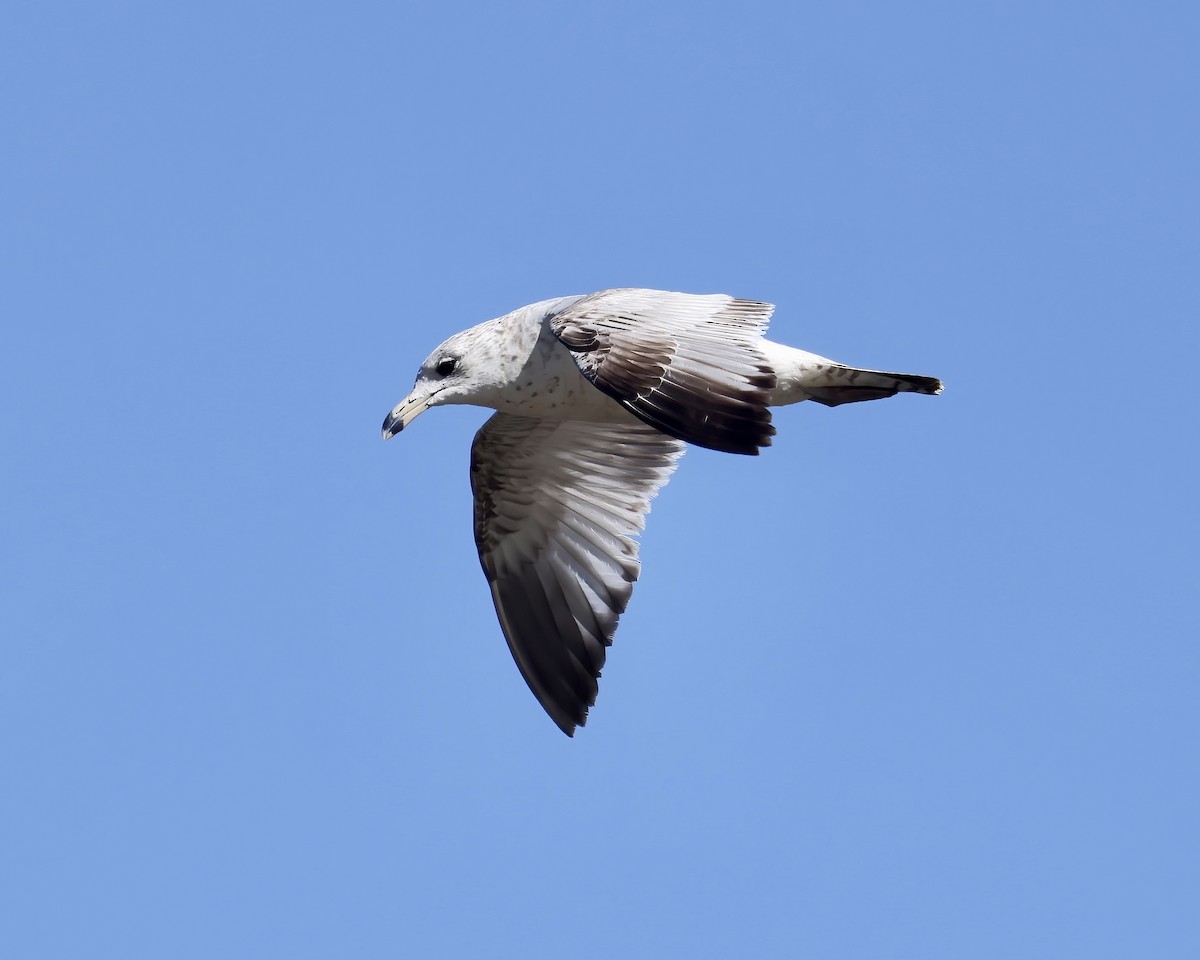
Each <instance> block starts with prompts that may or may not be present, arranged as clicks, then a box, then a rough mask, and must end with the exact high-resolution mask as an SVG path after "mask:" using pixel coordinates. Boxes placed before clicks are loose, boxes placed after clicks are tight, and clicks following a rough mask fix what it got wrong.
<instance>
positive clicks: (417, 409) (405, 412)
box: [383, 393, 433, 440]
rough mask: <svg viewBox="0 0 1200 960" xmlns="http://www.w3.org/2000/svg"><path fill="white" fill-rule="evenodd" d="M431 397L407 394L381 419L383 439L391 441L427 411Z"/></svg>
mask: <svg viewBox="0 0 1200 960" xmlns="http://www.w3.org/2000/svg"><path fill="white" fill-rule="evenodd" d="M432 399H433V397H432V396H431V395H426V396H416V395H415V394H411V393H410V394H409V395H408V396H407V397H405V398H404V399H403V400H401V401H400V402H399V403H398V404H396V405H395V406H394V407H392V412H391V413H389V414H388V415H387V416H386V417H384V418H383V439H384V440H391V439H392V437H394V436H395V435H396V434H398V433H399V432H400V431H401V430H403V429H404V428H405V427H407V426H408V425H409V424H410V423H412V422H413V421H414V420H416V419H417V417H419V416H420V415H421V414H422V413H424V412H425V411H426V410H428V409H429V403H430V401H431V400H432Z"/></svg>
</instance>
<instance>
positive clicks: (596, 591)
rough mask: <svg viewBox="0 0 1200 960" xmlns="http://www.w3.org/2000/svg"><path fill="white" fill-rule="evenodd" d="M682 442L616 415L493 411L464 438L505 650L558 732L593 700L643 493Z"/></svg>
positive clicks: (655, 485) (628, 589)
mask: <svg viewBox="0 0 1200 960" xmlns="http://www.w3.org/2000/svg"><path fill="white" fill-rule="evenodd" d="M683 450H684V447H683V444H681V443H679V442H678V441H677V440H672V439H670V438H669V437H665V436H663V435H662V434H661V433H659V432H657V431H655V430H651V429H650V428H648V427H645V426H643V425H642V424H640V423H638V422H637V421H636V420H633V419H632V418H630V420H629V421H628V422H627V423H616V424H614V423H590V422H584V421H577V420H539V419H534V418H530V417H517V416H513V415H511V414H506V413H497V414H495V415H494V416H493V417H492V418H491V419H490V420H488V422H487V423H486V424H484V426H483V428H482V429H481V430H480V431H479V433H478V434H476V436H475V443H474V445H473V446H472V448H471V489H472V491H473V493H474V495H475V542H476V545H477V546H478V547H479V559H480V562H481V563H482V564H483V571H484V573H485V574H486V575H487V578H488V583H489V584H490V585H491V588H492V599H493V601H495V604H496V613H497V615H498V616H499V618H500V626H501V627H502V628H503V630H504V636H505V639H507V640H508V648H509V649H510V650H511V651H512V655H513V659H514V660H516V661H517V666H518V667H519V668H520V669H521V675H522V676H523V677H524V678H525V682H526V683H528V684H529V689H530V690H532V691H533V694H534V696H535V697H537V698H538V700H539V702H540V703H541V704H542V706H543V707H544V708H545V710H546V712H547V713H548V714H550V717H551V718H552V719H553V720H554V722H555V723H556V724H558V726H559V727H560V728H561V729H562V731H563V733H565V734H567V736H572V735H573V734H574V732H575V727H576V725H577V724H582V723H584V721H585V720H586V718H587V712H588V707H590V706H591V705H592V704H593V703H595V702H596V693H597V691H598V689H599V688H598V686H597V683H596V678H597V677H599V676H600V668H601V667H603V666H604V657H605V653H606V650H605V648H606V647H607V646H608V645H609V644H610V643H611V642H612V637H613V633H614V632H615V631H616V628H617V618H618V616H620V614H621V613H622V612H623V611H624V609H625V605H626V604H627V603H628V602H629V597H630V595H631V594H632V592H633V581H634V580H636V579H637V576H638V571H639V568H640V565H639V564H638V559H637V554H638V547H637V543H636V542H635V541H634V540H633V539H632V535H633V534H635V533H637V532H638V531H640V530H641V529H642V528H643V526H644V524H645V517H646V514H647V513H648V512H649V510H650V500H651V498H652V497H653V496H654V495H655V493H657V492H658V490H659V489H660V488H661V487H662V485H663V484H665V483H666V482H667V479H668V478H669V477H670V476H671V473H672V472H673V471H674V470H675V462H676V461H677V460H678V459H679V457H680V456H681V455H682V453H683Z"/></svg>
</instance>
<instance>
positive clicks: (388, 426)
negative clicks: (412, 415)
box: [383, 413, 404, 440]
mask: <svg viewBox="0 0 1200 960" xmlns="http://www.w3.org/2000/svg"><path fill="white" fill-rule="evenodd" d="M403 429H404V421H403V420H401V419H400V418H399V417H397V416H396V415H395V414H394V413H389V414H388V415H387V416H386V417H384V418H383V439H384V440H391V439H392V437H394V436H395V435H396V434H398V433H399V432H400V431H401V430H403Z"/></svg>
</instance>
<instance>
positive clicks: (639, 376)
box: [550, 289, 776, 454]
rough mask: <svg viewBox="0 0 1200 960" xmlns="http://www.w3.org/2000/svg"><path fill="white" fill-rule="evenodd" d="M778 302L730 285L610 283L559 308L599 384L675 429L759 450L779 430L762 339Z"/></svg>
mask: <svg viewBox="0 0 1200 960" xmlns="http://www.w3.org/2000/svg"><path fill="white" fill-rule="evenodd" d="M773 309H774V307H772V306H771V304H769V303H759V302H757V301H754V300H736V299H734V298H733V297H727V296H722V295H714V296H697V295H695V294H687V293H670V292H667V291H663V290H632V289H621V290H604V291H601V292H600V293H594V294H591V295H590V296H586V297H582V298H580V299H579V300H577V301H575V302H573V303H571V304H570V305H568V306H567V307H565V308H564V309H563V310H561V311H560V312H559V313H557V314H555V315H554V316H553V317H551V318H550V329H551V331H552V332H553V333H554V335H555V336H556V337H558V339H559V340H560V341H561V342H562V343H563V344H564V345H565V346H566V347H567V348H568V349H569V350H570V351H571V353H572V356H573V357H574V359H575V362H576V364H577V365H578V366H579V369H580V370H581V371H582V373H583V374H584V376H586V377H587V378H588V379H589V380H590V381H591V382H592V383H593V384H595V385H596V387H598V388H599V389H600V390H602V391H604V392H605V393H606V394H608V395H609V396H610V397H612V398H613V399H615V400H616V401H617V402H619V403H620V404H621V405H622V406H624V407H625V408H626V409H627V410H629V411H630V412H631V413H633V414H634V415H635V416H637V417H638V418H639V419H641V420H643V421H644V422H645V423H648V424H649V425H650V426H652V427H654V428H655V429H658V430H661V431H663V432H664V433H666V434H669V435H670V436H672V437H676V438H678V439H680V440H686V441H687V442H689V443H695V444H697V445H699V446H702V447H710V448H711V449H713V450H722V451H725V452H727V453H748V454H754V453H758V450H759V448H760V447H764V446H767V445H768V444H770V442H771V437H772V436H773V435H774V433H775V428H774V427H773V426H771V414H770V410H769V408H768V397H769V395H770V391H771V390H772V388H774V386H775V384H776V379H775V374H774V371H773V370H772V367H771V365H770V363H769V362H768V361H767V358H766V356H765V355H764V354H763V352H762V349H761V347H760V345H759V344H760V341H761V340H762V335H763V333H764V332H765V330H766V327H767V322H768V321H769V319H770V316H771V312H772V310H773Z"/></svg>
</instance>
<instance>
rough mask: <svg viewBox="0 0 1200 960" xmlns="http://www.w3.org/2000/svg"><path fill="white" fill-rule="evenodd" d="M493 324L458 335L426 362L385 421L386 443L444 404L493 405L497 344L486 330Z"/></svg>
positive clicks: (384, 437)
mask: <svg viewBox="0 0 1200 960" xmlns="http://www.w3.org/2000/svg"><path fill="white" fill-rule="evenodd" d="M494 322H495V321H490V322H489V323H484V324H480V325H479V326H477V327H472V328H471V329H470V330H464V331H463V332H462V333H456V334H455V335H454V336H452V337H451V338H450V339H449V340H447V341H446V342H445V343H443V344H442V345H441V346H439V347H438V348H437V349H436V350H434V351H433V353H431V354H430V355H429V356H428V357H426V358H425V362H424V363H422V364H421V369H420V370H418V371H417V382H416V383H415V384H413V388H412V390H411V391H410V392H409V394H408V396H407V397H405V398H404V399H403V400H401V401H400V402H399V403H398V404H396V406H394V407H392V412H391V413H389V414H388V415H387V417H385V418H384V421H383V439H384V440H389V439H391V438H392V437H394V436H395V435H396V434H398V433H399V432H400V431H401V430H403V429H404V428H405V427H407V426H408V425H409V424H410V423H412V421H413V420H415V419H416V418H417V417H418V416H420V415H421V414H422V413H424V412H425V411H426V410H428V409H429V408H430V407H439V406H441V405H442V404H445V403H473V404H478V405H479V406H489V405H490V404H489V401H490V400H491V394H492V392H493V391H494V389H495V387H496V384H495V383H494V381H495V379H496V374H495V362H494V361H495V357H494V354H495V343H494V338H493V337H489V336H488V332H489V331H488V329H487V328H488V327H489V325H490V323H494Z"/></svg>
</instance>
